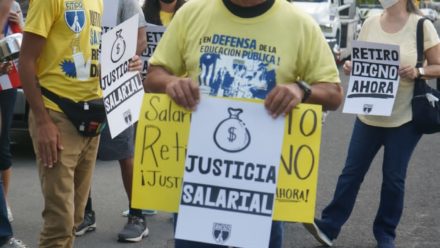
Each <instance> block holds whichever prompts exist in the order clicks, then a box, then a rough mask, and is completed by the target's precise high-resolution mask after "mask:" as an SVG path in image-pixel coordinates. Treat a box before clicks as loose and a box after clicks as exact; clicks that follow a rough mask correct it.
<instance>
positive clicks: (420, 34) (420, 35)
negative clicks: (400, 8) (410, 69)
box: [416, 18, 426, 67]
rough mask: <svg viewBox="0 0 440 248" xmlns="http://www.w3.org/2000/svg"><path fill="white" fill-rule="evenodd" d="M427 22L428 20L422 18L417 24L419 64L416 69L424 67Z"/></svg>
mask: <svg viewBox="0 0 440 248" xmlns="http://www.w3.org/2000/svg"><path fill="white" fill-rule="evenodd" d="M425 20H426V18H420V20H419V21H418V22H417V32H416V35H417V36H416V37H417V64H416V67H422V66H423V61H424V56H423V40H424V38H423V22H424V21H425Z"/></svg>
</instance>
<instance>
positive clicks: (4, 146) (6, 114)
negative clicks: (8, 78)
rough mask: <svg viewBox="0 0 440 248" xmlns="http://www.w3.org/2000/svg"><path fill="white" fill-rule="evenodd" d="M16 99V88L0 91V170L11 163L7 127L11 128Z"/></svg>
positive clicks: (5, 168) (7, 167)
mask: <svg viewBox="0 0 440 248" xmlns="http://www.w3.org/2000/svg"><path fill="white" fill-rule="evenodd" d="M16 99H17V89H8V90H3V91H0V109H1V118H2V119H1V126H2V127H1V133H0V170H7V169H9V167H11V164H12V161H11V158H12V155H11V149H10V138H9V129H10V128H11V123H12V117H13V113H14V106H15V100H16Z"/></svg>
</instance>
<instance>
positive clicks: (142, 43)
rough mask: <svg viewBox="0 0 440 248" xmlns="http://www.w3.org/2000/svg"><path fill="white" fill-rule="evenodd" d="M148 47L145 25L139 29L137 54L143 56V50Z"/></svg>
mask: <svg viewBox="0 0 440 248" xmlns="http://www.w3.org/2000/svg"><path fill="white" fill-rule="evenodd" d="M146 48H147V33H146V30H145V27H141V28H139V29H138V40H137V46H136V54H137V55H139V56H141V54H142V52H144V51H145V49H146Z"/></svg>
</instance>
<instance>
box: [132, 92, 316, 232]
mask: <svg viewBox="0 0 440 248" xmlns="http://www.w3.org/2000/svg"><path fill="white" fill-rule="evenodd" d="M246 101H248V100H246ZM259 103H260V104H262V102H261V101H260V102H259ZM235 113H237V114H235ZM234 115H237V116H238V119H240V120H242V121H243V119H242V115H243V113H238V112H237V111H234V110H231V112H230V111H229V110H227V111H224V112H222V113H221V120H222V121H224V122H227V120H228V119H231V117H232V116H234ZM190 120H191V112H189V111H187V110H185V109H183V108H181V107H179V106H177V105H176V104H175V103H174V102H173V101H171V100H170V98H169V97H168V96H166V95H163V94H146V95H145V97H144V100H143V105H142V110H141V114H140V119H139V123H138V127H137V134H136V135H137V137H136V147H135V158H134V159H135V163H134V164H135V168H134V172H133V173H134V174H133V193H132V197H133V199H132V205H133V206H134V207H136V208H140V209H156V210H161V211H166V212H178V209H179V199H180V194H181V192H182V187H181V186H182V182H183V181H182V180H183V173H184V162H185V156H186V154H187V149H188V145H187V144H188V135H189V134H188V133H189V127H190V126H189V125H190ZM321 120H322V113H321V107H320V106H319V105H311V104H300V105H298V106H297V107H296V108H295V109H294V110H293V111H292V112H291V113H290V114H289V115H288V116H286V118H285V123H284V141H283V146H282V153H281V162H280V166H279V177H278V181H277V189H276V200H275V209H274V215H273V219H275V220H283V221H293V222H312V221H313V217H314V213H315V203H316V187H317V178H318V165H319V153H320V150H319V148H320V143H321V125H322V124H321ZM222 121H220V122H222ZM220 122H219V123H220ZM234 123H236V124H237V127H238V123H240V121H234ZM216 127H218V128H217V130H218V131H217V133H219V132H220V133H224V134H225V135H222V136H220V137H219V136H218V135H214V134H213V135H212V137H213V139H214V137H216V136H217V139H216V140H217V141H216V140H215V139H214V143H218V144H219V146H220V147H222V148H219V149H224V150H237V149H241V147H244V146H246V145H247V144H248V143H251V142H253V135H251V133H250V131H249V135H247V134H246V133H247V132H246V131H245V130H246V129H241V130H242V131H241V132H237V130H238V128H237V127H235V126H230V127H228V128H225V127H223V126H222V125H217V126H216ZM248 130H249V129H248ZM264 131H266V130H263V132H264ZM214 133H215V132H214ZM237 136H241V137H244V138H242V139H241V143H237V144H240V145H237V146H228V145H227V143H226V145H225V144H224V143H225V142H227V141H228V139H234V138H235V137H237ZM245 137H249V139H247V138H245ZM246 149H247V148H246ZM149 199H154V201H152V200H149ZM219 224H221V223H219ZM220 226H221V225H218V226H217V227H218V228H220Z"/></svg>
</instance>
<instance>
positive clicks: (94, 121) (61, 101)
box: [41, 87, 107, 137]
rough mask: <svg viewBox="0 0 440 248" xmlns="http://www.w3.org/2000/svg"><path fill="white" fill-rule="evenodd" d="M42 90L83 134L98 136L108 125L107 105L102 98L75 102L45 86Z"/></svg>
mask: <svg viewBox="0 0 440 248" xmlns="http://www.w3.org/2000/svg"><path fill="white" fill-rule="evenodd" d="M41 92H42V93H43V95H44V96H45V97H47V98H48V99H50V100H51V101H53V102H54V103H56V104H57V105H58V107H60V109H61V110H62V111H63V112H64V114H66V116H67V118H69V120H70V121H71V122H72V124H73V125H74V126H75V127H76V130H78V132H79V133H80V134H81V135H83V136H86V137H93V136H97V135H98V134H100V133H101V131H102V130H103V129H104V127H105V126H106V124H107V123H106V114H105V107H104V102H103V101H102V99H101V98H99V99H95V100H91V101H87V102H84V101H81V102H74V101H72V100H70V99H67V98H64V97H60V96H58V95H56V94H55V93H53V92H51V91H49V90H48V89H46V88H43V87H41Z"/></svg>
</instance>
